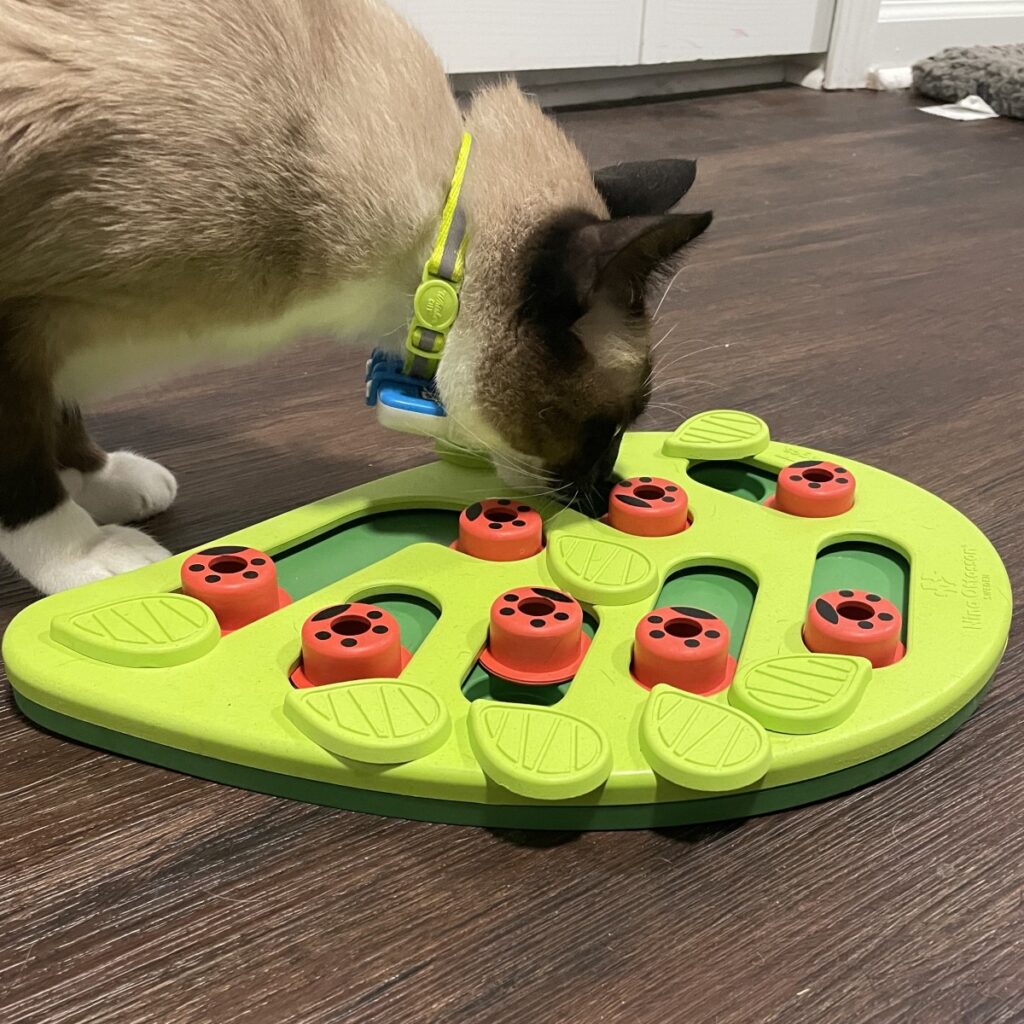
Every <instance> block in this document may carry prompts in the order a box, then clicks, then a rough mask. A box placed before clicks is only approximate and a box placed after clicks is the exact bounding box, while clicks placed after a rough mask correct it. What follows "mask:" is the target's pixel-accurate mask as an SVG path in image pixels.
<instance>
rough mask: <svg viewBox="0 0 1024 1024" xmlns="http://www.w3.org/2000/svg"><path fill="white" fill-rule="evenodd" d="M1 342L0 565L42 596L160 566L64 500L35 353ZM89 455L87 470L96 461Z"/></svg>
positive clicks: (140, 546) (156, 552) (146, 546)
mask: <svg viewBox="0 0 1024 1024" xmlns="http://www.w3.org/2000/svg"><path fill="white" fill-rule="evenodd" d="M0 326H2V323H0ZM5 341H7V342H10V336H7V337H5V336H4V334H3V332H2V331H0V382H2V386H0V557H2V558H4V559H6V560H7V561H8V562H9V563H10V564H11V565H12V566H13V567H14V568H15V569H16V570H17V571H18V572H19V573H21V575H22V576H24V577H25V579H27V580H28V581H29V582H30V583H31V584H32V585H33V586H35V587H36V588H38V589H39V590H41V591H43V592H44V593H47V594H52V593H55V592H57V591H59V590H67V589H69V588H71V587H76V586H79V585H80V584H83V583H91V582H93V581H94V580H100V579H104V578H105V577H107V576H114V575H116V574H118V573H122V572H128V571H129V570H131V569H138V568H140V567H141V566H144V565H149V564H150V563H151V562H157V561H159V560H161V559H163V558H166V557H167V556H168V554H169V552H168V551H166V550H165V549H164V548H162V547H161V546H160V545H159V544H157V542H156V541H155V540H153V539H152V538H151V537H148V536H147V535H146V534H144V533H143V532H142V531H141V530H132V529H129V528H127V527H124V526H99V525H97V524H96V522H95V521H94V520H93V518H92V516H90V515H89V513H88V512H87V511H86V510H85V509H84V508H82V506H81V505H79V504H77V503H76V502H75V501H74V500H73V499H72V498H71V497H70V495H69V494H68V492H67V490H66V489H65V487H64V484H63V482H62V481H61V478H60V472H59V469H58V458H57V456H58V437H59V436H60V424H61V423H62V422H63V421H62V418H61V417H59V416H58V415H56V413H55V410H56V408H57V407H56V406H55V404H54V401H53V395H52V390H51V386H50V381H49V379H48V375H47V373H46V372H45V366H44V365H41V362H42V361H41V360H38V359H37V358H34V357H37V350H35V351H34V350H32V349H30V348H28V347H27V346H22V347H20V348H19V347H16V346H15V344H13V343H9V344H8V345H5V344H4V342H5ZM94 455H95V457H94V459H93V464H95V462H97V461H101V460H100V458H99V457H100V455H102V453H94ZM88 475H89V474H88V473H85V474H83V478H84V477H86V476H88Z"/></svg>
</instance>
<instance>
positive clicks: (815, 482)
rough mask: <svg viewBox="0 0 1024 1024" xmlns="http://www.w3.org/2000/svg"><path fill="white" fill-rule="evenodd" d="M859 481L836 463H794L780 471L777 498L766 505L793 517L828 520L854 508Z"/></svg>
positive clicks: (766, 502) (772, 498)
mask: <svg viewBox="0 0 1024 1024" xmlns="http://www.w3.org/2000/svg"><path fill="white" fill-rule="evenodd" d="M856 490H857V481H856V480H855V479H854V476H853V474H852V473H851V472H850V471H849V470H848V469H847V468H846V467H845V466H840V465H838V464H837V463H835V462H819V461H815V460H810V461H807V462H794V463H791V464H790V465H788V466H786V467H785V468H784V469H782V470H780V471H779V479H778V485H777V487H776V490H775V495H774V497H771V498H768V499H767V500H766V501H765V505H766V506H767V507H768V508H775V509H778V510H779V511H780V512H785V513H787V514H788V515H791V516H803V517H804V518H806V519H825V518H827V517H829V516H839V515H842V514H843V513H844V512H849V511H850V509H851V508H853V500H854V494H855V493H856Z"/></svg>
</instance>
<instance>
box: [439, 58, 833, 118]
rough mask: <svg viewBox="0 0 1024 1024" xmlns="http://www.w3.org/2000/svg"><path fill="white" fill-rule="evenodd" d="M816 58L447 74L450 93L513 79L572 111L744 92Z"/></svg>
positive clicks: (782, 78) (791, 76)
mask: <svg viewBox="0 0 1024 1024" xmlns="http://www.w3.org/2000/svg"><path fill="white" fill-rule="evenodd" d="M821 60H822V58H821V56H820V55H811V54H806V55H803V54H801V55H793V56H787V57H756V58H742V59H739V60H715V61H712V60H707V61H695V62H693V63H686V64H657V65H643V66H637V67H614V68H567V69H554V70H547V71H520V72H509V73H502V74H461V75H452V76H451V79H452V84H453V86H454V88H455V91H456V93H458V94H460V95H466V94H468V93H470V92H472V91H474V90H475V89H477V88H479V87H480V86H481V85H485V84H487V83H489V82H494V81H500V80H502V79H507V78H515V79H516V81H517V82H518V83H519V85H520V86H521V87H522V88H523V89H524V90H525V91H526V92H528V93H531V94H532V95H534V96H536V97H537V99H538V100H539V101H540V103H541V104H542V105H543V106H545V107H551V108H559V107H577V106H589V105H591V104H599V103H621V102H627V101H630V100H639V99H657V98H665V97H671V96H686V95H692V94H694V93H702V92H722V91H726V90H731V89H749V88H751V87H754V86H762V85H781V84H784V83H787V82H790V83H792V82H794V81H796V82H798V83H799V84H804V83H803V82H802V79H803V78H804V77H806V75H807V74H808V72H809V71H811V70H813V68H814V67H816V66H817V65H819V64H820V63H821Z"/></svg>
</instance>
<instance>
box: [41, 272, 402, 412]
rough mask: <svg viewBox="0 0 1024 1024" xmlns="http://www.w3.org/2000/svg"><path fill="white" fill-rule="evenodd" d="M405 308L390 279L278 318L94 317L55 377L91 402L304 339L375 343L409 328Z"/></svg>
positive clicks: (300, 305) (62, 387)
mask: <svg viewBox="0 0 1024 1024" xmlns="http://www.w3.org/2000/svg"><path fill="white" fill-rule="evenodd" d="M405 315H406V312H405V303H404V301H403V297H402V296H401V295H400V294H396V289H394V288H393V287H391V286H390V285H389V284H387V283H385V282H383V281H362V282H351V283H345V284H343V285H341V286H339V287H338V288H337V289H334V290H333V291H331V292H330V293H328V294H325V295H322V296H319V297H317V298H315V299H310V300H306V301H302V302H297V303H294V304H293V305H291V306H290V307H288V308H287V309H286V310H284V311H283V312H282V313H280V314H278V315H275V316H266V317H262V318H254V319H251V320H247V321H245V322H236V323H223V322H220V323H218V322H214V321H213V320H212V319H208V318H204V317H202V316H198V317H197V316H196V315H195V313H194V311H191V310H188V309H187V308H183V309H181V311H180V315H179V316H175V314H174V312H173V311H171V312H168V311H160V312H159V313H154V314H153V315H151V316H137V315H133V316H125V315H122V314H120V313H118V312H117V311H103V312H100V313H93V314H92V315H90V317H89V319H88V320H87V321H86V320H83V321H82V322H81V323H80V324H78V325H77V326H78V328H79V329H80V330H81V332H82V336H81V338H80V343H79V344H77V345H75V346H74V348H73V349H72V350H71V352H70V353H69V354H68V356H67V358H66V360H65V361H64V363H63V365H62V366H61V368H60V370H59V371H58V373H57V376H56V379H55V388H56V391H57V393H58V395H60V396H61V398H63V399H65V400H68V401H75V402H90V401H95V400H97V399H100V398H104V397H109V396H112V395H116V394H119V393H123V392H124V391H126V390H129V389H131V388H135V387H139V386H143V385H146V384H152V383H154V382H157V381H160V380H165V379H167V378H169V377H174V376H180V375H182V374H185V373H188V372H189V371H191V370H195V369H200V368H202V367H211V366H222V367H227V366H231V365H238V364H239V363H245V362H249V361H252V360H255V359H258V358H259V357H260V356H262V355H265V354H266V353H268V352H272V351H274V350H275V349H278V348H281V347H284V346H287V345H289V344H293V343H296V342H299V341H302V340H304V339H309V338H315V337H331V338H334V339H337V340H339V341H342V342H344V341H358V340H360V339H361V338H365V337H367V336H371V337H373V338H374V340H375V341H378V340H380V339H385V341H386V340H387V338H388V336H389V335H392V334H393V335H394V336H395V338H396V339H397V341H398V343H400V341H401V337H400V335H401V334H402V333H403V331H404V317H405Z"/></svg>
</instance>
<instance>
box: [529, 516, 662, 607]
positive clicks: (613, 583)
mask: <svg viewBox="0 0 1024 1024" xmlns="http://www.w3.org/2000/svg"><path fill="white" fill-rule="evenodd" d="M547 562H548V570H549V571H550V572H551V575H552V576H553V577H554V579H555V581H556V582H557V583H558V585H559V586H561V587H563V588H564V589H565V590H568V591H569V592H570V593H571V594H573V595H574V596H575V597H576V598H578V599H579V600H581V601H588V602H590V603H591V604H632V603H633V602H634V601H640V600H642V599H643V598H645V597H647V596H648V595H649V594H652V593H653V592H654V590H655V589H656V588H657V586H658V576H657V573H656V572H655V571H654V566H653V565H652V564H651V562H650V560H649V559H648V558H647V557H646V556H645V555H643V554H641V553H640V552H639V551H637V550H636V549H635V548H634V547H632V546H631V545H630V544H628V543H623V542H619V541H611V540H599V539H597V538H594V537H589V536H586V535H580V534H573V533H558V532H556V534H555V535H554V536H553V537H552V539H551V540H550V542H549V544H548V548H547Z"/></svg>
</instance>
